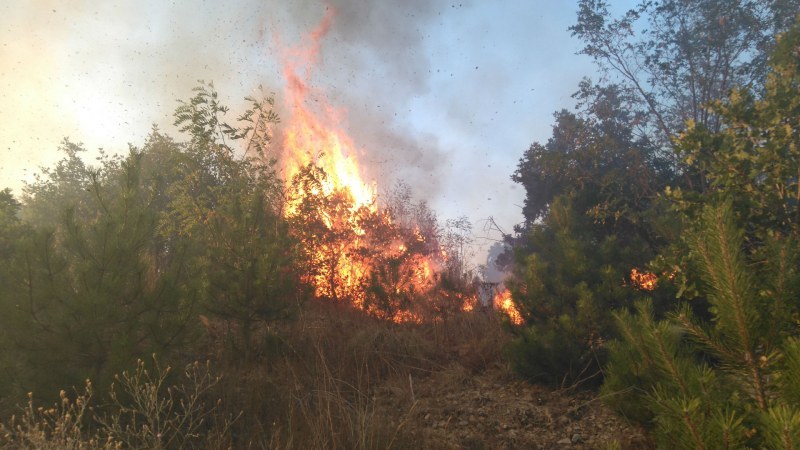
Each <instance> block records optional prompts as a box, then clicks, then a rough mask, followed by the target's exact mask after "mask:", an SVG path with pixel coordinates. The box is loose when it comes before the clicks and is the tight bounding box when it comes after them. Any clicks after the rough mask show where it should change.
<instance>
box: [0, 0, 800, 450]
mask: <svg viewBox="0 0 800 450" xmlns="http://www.w3.org/2000/svg"><path fill="white" fill-rule="evenodd" d="M798 12H800V4H798V3H797V2H796V1H792V0H773V1H759V2H755V1H752V2H751V1H712V0H702V1H683V0H663V1H644V2H642V3H641V4H639V5H638V6H637V7H636V8H634V9H632V10H630V11H628V12H627V13H625V14H623V15H622V16H621V17H613V16H612V15H611V13H610V12H609V8H608V5H607V4H606V3H605V2H604V1H602V0H581V1H579V2H578V16H577V22H576V24H575V25H574V26H573V27H571V31H572V32H573V34H574V35H575V36H576V37H578V38H579V39H580V40H581V41H582V42H583V43H584V44H585V46H584V48H583V50H582V53H584V54H586V55H588V56H590V57H591V58H593V59H594V61H595V62H596V63H597V66H598V69H599V73H600V74H601V76H600V79H599V80H597V81H592V80H589V79H585V80H584V81H583V82H582V83H581V84H580V86H578V90H577V92H576V93H575V95H574V97H575V99H576V101H577V107H576V108H575V109H574V110H571V111H568V110H562V111H559V112H557V113H556V114H555V122H554V125H553V132H552V137H550V139H549V140H548V141H547V142H544V143H539V142H535V143H533V144H532V145H531V147H530V148H529V149H528V150H527V151H525V152H524V153H523V155H522V156H521V159H520V161H519V165H518V168H517V170H516V171H515V172H514V173H513V174H512V176H511V177H512V179H513V180H514V181H515V182H517V183H519V184H520V185H521V186H522V187H523V188H524V189H525V191H526V199H525V204H524V208H523V215H524V222H523V223H522V224H521V225H520V226H518V227H517V228H516V229H515V230H514V233H513V235H509V236H506V237H505V240H506V242H505V244H506V246H507V249H508V250H507V251H506V253H505V254H504V255H500V256H499V257H498V261H500V262H501V263H502V265H504V266H505V269H506V270H507V272H508V278H507V280H506V286H507V287H508V291H507V292H506V293H497V292H492V293H491V294H490V295H489V296H488V297H487V295H486V292H484V291H482V290H481V283H480V281H481V279H480V276H479V273H478V271H476V270H473V269H470V267H469V261H470V244H471V242H470V239H471V237H470V236H471V229H470V223H469V220H467V219H466V218H459V219H454V220H444V221H443V220H441V219H440V218H439V217H437V215H436V213H435V211H433V210H432V209H431V208H430V207H429V206H428V205H427V204H426V203H425V202H424V201H419V200H416V199H415V198H414V197H413V196H412V194H411V189H410V188H409V187H408V186H405V185H403V184H398V185H396V186H394V187H393V188H391V189H389V190H388V191H387V192H385V193H383V194H382V195H380V196H379V195H372V196H371V197H370V196H368V197H369V198H365V197H364V196H363V195H360V194H359V193H357V192H355V190H354V189H353V188H352V184H347V183H345V182H344V181H342V180H340V177H341V176H342V175H341V174H339V173H338V172H337V169H336V168H335V167H331V166H329V165H326V164H325V161H327V160H326V159H325V158H324V157H323V155H324V154H325V152H326V151H328V150H329V149H326V148H303V149H294V148H285V147H286V146H287V145H288V144H287V143H288V142H290V141H289V140H284V141H280V140H279V139H274V135H273V131H274V130H280V129H281V127H282V126H284V124H283V123H281V121H280V118H279V117H278V115H277V114H276V113H275V112H274V110H273V106H274V105H273V103H274V100H273V98H271V97H265V98H263V99H248V101H249V102H250V105H251V106H250V108H249V109H248V110H247V111H246V112H245V113H244V114H243V115H242V116H240V117H238V118H237V119H236V120H231V119H230V118H229V117H228V116H227V113H228V109H227V108H226V107H225V106H224V105H222V104H220V102H219V100H218V95H217V93H216V91H215V90H214V87H213V85H211V84H201V85H200V86H198V87H197V88H196V89H195V91H194V96H193V97H192V98H191V99H189V100H188V101H187V102H181V103H180V105H179V107H178V108H177V110H176V112H175V124H176V125H177V127H178V129H179V130H180V132H181V133H182V134H181V135H180V138H179V139H175V138H173V137H170V136H168V135H166V134H165V133H163V132H161V131H160V130H158V129H153V131H152V132H151V134H150V136H149V137H148V138H147V139H146V141H145V142H144V143H143V144H142V145H141V146H139V147H134V146H131V148H130V149H129V151H128V153H127V154H126V155H122V156H113V155H108V154H101V155H100V156H99V157H98V158H97V161H96V162H95V163H92V164H90V163H89V162H87V161H86V160H85V158H84V152H85V150H84V148H83V147H82V146H81V145H80V144H75V143H73V142H70V141H68V140H65V141H64V142H63V144H62V146H61V147H60V150H61V151H62V152H63V155H64V157H63V159H62V160H61V161H60V162H58V163H57V164H56V165H54V166H53V167H50V168H44V169H42V171H41V173H40V174H39V176H38V177H37V178H36V180H35V181H34V182H32V183H30V184H27V185H26V186H25V188H24V189H23V191H22V193H21V195H15V194H14V193H13V192H12V191H11V190H9V189H6V190H3V191H0V255H2V259H0V284H1V285H2V286H3V289H2V290H1V291H0V345H2V348H3V349H4V351H3V352H2V353H1V354H0V413H2V418H3V419H2V420H0V447H2V448H42V449H44V448H75V449H77V448H163V449H173V448H175V449H177V448H276V449H277V448H303V449H305V448H319V449H322V448H498V447H500V448H519V447H526V448H536V447H539V448H549V447H551V446H553V445H566V444H569V445H571V446H573V447H574V448H599V447H603V446H605V447H607V448H649V447H660V448H687V449H710V448H731V449H735V448H781V449H792V448H797V447H798V446H800V375H799V374H800V337H799V336H800V329H798V327H799V326H800V301H799V300H798V299H800V270H798V267H800V265H799V263H800V260H798V258H799V257H800V240H799V239H800V119H799V118H800V97H799V96H798V92H800V70H799V69H800V24H798V22H797V20H800V19H798ZM303 113H304V114H305V113H306V111H303ZM317 128H318V127H314V129H315V130H316V129H317ZM301 131H302V130H301ZM314 133H318V131H314ZM303 139H306V141H307V142H311V143H314V142H329V141H328V140H325V139H321V140H319V139H318V140H315V139H316V136H311V138H307V137H303ZM298 151H302V152H307V153H308V154H310V158H309V159H308V160H307V161H306V162H303V163H302V164H295V165H294V166H292V167H291V168H289V167H290V166H289V165H287V161H286V160H284V159H282V157H285V155H286V154H287V152H298ZM275 155H282V156H280V157H276V156H275ZM367 191H369V190H368V189H367ZM495 293H497V294H499V295H498V296H497V297H496V299H494V300H493V299H492V298H491V297H492V294H495ZM453 386H457V387H458V390H461V391H463V392H469V394H463V395H461V396H459V394H458V393H457V392H453V391H452V390H451V389H452V388H453ZM473 392H474V395H473ZM600 399H602V400H603V402H604V404H605V405H606V406H604V407H601V406H599V405H600V403H601V400H600ZM501 403H502V405H505V406H503V407H501ZM610 411H613V412H614V413H616V414H617V417H616V418H615V417H611V416H610ZM6 418H7V419H6ZM601 421H602V424H603V426H602V427H600V426H598V425H597V424H598V423H600V422H601ZM600 428H605V431H603V430H599V429H600ZM588 429H592V430H596V431H594V432H593V433H594V434H593V435H590V436H587V435H586V431H581V430H588ZM581 433H583V434H581ZM565 440H566V442H565Z"/></svg>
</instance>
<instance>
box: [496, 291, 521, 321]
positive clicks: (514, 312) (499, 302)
mask: <svg viewBox="0 0 800 450" xmlns="http://www.w3.org/2000/svg"><path fill="white" fill-rule="evenodd" d="M492 304H493V306H494V309H496V310H497V311H502V312H503V314H505V315H506V316H508V319H509V320H510V321H511V323H513V324H514V325H522V324H523V323H525V321H524V320H523V319H522V314H520V312H519V309H518V308H517V305H516V304H515V303H514V300H513V299H512V298H511V291H509V290H508V289H504V290H503V291H501V292H498V293H497V295H495V296H494V299H493V300H492Z"/></svg>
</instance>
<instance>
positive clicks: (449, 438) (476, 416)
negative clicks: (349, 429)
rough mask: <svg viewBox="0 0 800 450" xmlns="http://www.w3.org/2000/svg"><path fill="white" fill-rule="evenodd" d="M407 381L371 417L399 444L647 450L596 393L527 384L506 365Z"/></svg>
mask: <svg viewBox="0 0 800 450" xmlns="http://www.w3.org/2000/svg"><path fill="white" fill-rule="evenodd" d="M407 383H408V385H409V386H403V387H402V388H399V387H398V388H395V389H392V388H386V389H385V390H383V391H382V392H380V393H379V394H378V395H377V397H378V398H376V401H377V403H378V405H379V406H378V411H377V412H376V413H378V414H386V415H388V416H390V417H392V419H391V421H392V423H396V424H398V426H399V427H400V428H401V430H402V433H401V434H402V435H403V436H402V437H401V438H400V439H399V440H400V441H408V442H413V443H415V444H416V445H421V446H422V447H423V448H436V449H602V448H615V447H614V446H613V445H614V444H617V445H618V446H619V447H616V448H622V449H630V450H637V449H647V448H652V444H651V443H650V442H649V441H648V439H647V435H646V434H645V432H644V431H643V430H642V429H640V428H639V427H637V426H634V425H632V424H630V423H627V422H626V421H625V420H624V419H621V418H619V417H617V416H616V415H615V414H614V413H613V412H612V411H610V410H609V409H608V408H607V407H605V406H604V405H603V403H602V401H600V399H598V398H597V396H596V395H595V394H593V393H591V392H575V391H571V390H553V389H548V388H545V387H542V386H535V385H531V384H530V383H527V382H525V381H520V380H519V379H515V377H514V376H513V374H511V373H510V371H509V370H508V369H507V368H504V367H497V366H495V367H492V368H488V369H487V370H485V371H484V372H483V373H480V374H474V373H470V372H469V371H467V370H466V369H464V367H462V366H461V365H458V364H452V365H450V366H448V367H446V368H444V369H443V370H441V371H438V372H434V373H431V374H430V376H427V377H422V378H418V379H417V378H411V379H410V380H407ZM411 391H413V398H408V397H409V392H411ZM396 446H397V445H396ZM399 447H404V444H403V443H400V445H399Z"/></svg>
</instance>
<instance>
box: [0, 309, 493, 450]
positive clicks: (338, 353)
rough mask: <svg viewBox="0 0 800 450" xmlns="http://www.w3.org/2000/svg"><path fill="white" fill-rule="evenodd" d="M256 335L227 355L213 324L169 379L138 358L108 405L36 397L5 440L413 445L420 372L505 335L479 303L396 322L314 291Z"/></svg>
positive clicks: (464, 368)
mask: <svg viewBox="0 0 800 450" xmlns="http://www.w3.org/2000/svg"><path fill="white" fill-rule="evenodd" d="M256 336H257V338H256V340H257V342H253V343H251V344H252V347H253V348H254V349H256V352H255V354H256V355H257V357H255V358H252V357H250V358H247V359H245V358H240V357H238V356H237V355H236V354H231V348H233V347H231V346H230V345H229V342H230V341H229V336H226V335H225V334H224V333H221V334H217V335H210V336H209V341H208V342H205V343H203V344H202V348H205V349H206V350H209V349H211V350H210V353H211V355H210V356H211V357H212V362H211V366H204V365H196V364H195V365H190V366H188V367H187V371H186V372H184V373H182V374H177V375H176V377H175V379H174V380H173V379H172V378H171V375H170V371H169V370H168V369H164V370H161V369H159V368H158V367H153V368H152V369H151V370H150V371H148V370H147V369H146V368H145V367H144V364H140V365H139V366H137V368H136V370H135V371H133V372H132V373H125V374H122V375H120V377H119V378H118V379H117V383H116V385H115V391H112V393H111V395H110V396H109V397H110V402H109V404H106V405H103V408H101V407H100V405H98V408H97V409H93V410H87V409H86V405H87V404H89V403H90V401H91V395H92V394H91V391H90V386H87V391H86V393H84V394H82V396H78V397H77V398H76V399H75V400H74V401H68V399H67V400H63V401H62V404H61V405H57V408H55V409H54V410H52V411H51V410H40V409H36V408H35V407H34V406H33V403H32V400H31V403H30V404H29V406H28V408H27V409H26V410H25V412H24V414H23V416H22V417H21V418H20V419H16V418H14V419H13V420H12V421H11V422H10V423H9V425H6V426H5V427H4V428H0V430H2V433H0V447H4V448H21V447H24V448H37V449H47V448H76V449H77V448H81V449H82V448H164V449H167V448H227V447H230V448H237V449H239V448H241V449H295V448H297V449H337V448H347V449H374V448H420V446H424V442H422V441H419V439H420V438H419V436H420V434H419V433H415V432H414V430H410V429H409V423H410V420H409V419H410V418H411V417H412V416H413V414H414V413H415V407H416V405H417V399H416V394H417V393H415V391H414V383H415V380H416V381H417V382H420V381H421V380H423V379H425V378H426V377H430V376H431V374H437V376H446V377H451V378H452V380H451V381H452V382H454V383H464V382H468V380H469V378H470V376H471V374H474V373H478V372H481V371H484V370H486V369H487V368H489V367H493V366H496V365H498V364H502V362H501V361H500V355H501V353H502V352H501V349H502V347H503V345H504V344H505V342H506V341H507V339H508V337H507V335H506V333H505V331H504V330H503V329H502V325H501V324H500V321H498V320H497V318H496V317H493V316H492V315H490V314H484V313H481V312H475V313H459V314H451V315H449V316H448V317H447V320H438V321H431V322H429V323H425V324H402V325H398V324H393V323H388V322H385V321H381V320H378V319H375V318H372V317H369V316H366V315H364V314H362V313H360V312H358V311H355V310H353V309H351V308H347V307H344V306H341V305H330V304H323V303H317V302H315V303H313V304H310V305H308V306H307V307H306V308H305V310H304V312H303V314H302V315H301V316H300V317H299V318H298V320H296V321H295V322H292V323H285V324H282V325H280V326H273V327H271V328H265V329H264V330H262V332H260V333H257V334H256ZM212 367H213V368H214V369H213V372H215V373H223V374H224V377H218V376H214V375H212ZM178 375H179V376H178ZM387 399H388V400H390V401H388V403H387ZM387 404H388V405H390V406H387ZM386 408H392V410H391V411H386ZM101 410H102V413H101ZM89 416H92V417H91V418H89ZM234 419H235V420H234ZM3 433H4V434H3ZM3 436H4V437H3Z"/></svg>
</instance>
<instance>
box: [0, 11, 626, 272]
mask: <svg viewBox="0 0 800 450" xmlns="http://www.w3.org/2000/svg"><path fill="white" fill-rule="evenodd" d="M612 3H614V8H620V9H619V11H622V9H623V8H627V7H630V6H631V5H630V4H629V3H630V2H628V1H627V0H625V1H623V0H620V1H617V2H612ZM329 9H333V11H334V19H333V22H332V25H331V28H330V30H329V32H328V33H327V34H326V35H325V36H324V38H323V40H322V42H321V49H320V59H319V61H318V64H317V65H316V66H315V67H314V68H313V73H312V77H311V83H312V85H313V87H314V89H315V90H316V91H318V92H319V93H321V95H324V96H325V97H326V98H327V100H328V102H329V103H330V104H331V105H333V106H334V107H335V108H336V109H337V111H339V113H340V114H339V116H340V120H341V123H340V126H341V127H343V128H344V129H345V130H346V131H347V132H348V134H349V135H350V136H351V137H352V138H353V140H354V142H355V143H356V145H357V147H358V150H359V160H360V164H361V166H362V167H363V168H364V170H365V177H367V178H369V179H370V180H374V181H375V182H376V183H377V184H378V190H379V192H380V191H381V190H386V189H389V188H390V187H391V185H392V184H393V183H395V182H396V181H403V182H405V183H407V184H408V185H409V186H411V188H412V190H413V192H414V193H415V195H416V196H417V198H418V199H421V200H425V201H427V202H428V203H429V204H430V205H431V207H432V208H433V209H434V210H435V211H436V212H437V213H438V214H439V215H440V217H442V220H444V219H446V218H456V217H459V216H462V215H465V216H467V217H469V218H470V220H471V221H472V223H473V231H474V234H475V235H476V238H477V240H478V242H479V243H482V244H483V245H484V247H485V245H487V244H490V243H491V239H497V238H499V236H498V235H497V234H496V233H495V234H488V235H487V234H486V233H484V225H485V223H486V219H487V218H489V217H493V218H494V220H495V221H496V223H497V224H498V225H499V226H500V227H501V228H502V229H503V230H504V231H505V232H511V231H512V228H513V226H514V225H515V224H517V223H520V222H521V221H522V214H521V205H522V202H523V199H524V195H525V192H524V189H522V187H521V186H519V185H516V184H515V183H513V182H512V181H511V179H510V177H511V175H512V173H513V172H514V170H515V168H516V166H517V163H518V161H519V159H520V157H522V155H523V153H524V151H525V150H526V149H528V148H529V147H530V145H531V144H532V143H533V142H535V141H538V142H545V141H546V140H547V139H548V138H549V136H550V133H551V126H552V122H553V113H554V112H555V111H557V110H560V109H562V108H567V109H569V108H572V106H573V105H574V102H573V100H572V98H571V94H572V93H573V92H574V91H575V90H577V86H578V82H579V81H580V79H581V78H582V77H584V76H590V77H592V76H594V77H595V78H596V74H595V67H594V66H593V65H592V63H591V61H590V60H589V58H587V57H585V56H582V55H576V52H577V51H578V50H579V49H580V47H581V45H580V42H578V41H577V39H575V38H573V37H571V36H570V32H569V31H568V29H567V28H568V27H569V26H570V25H571V24H573V23H574V21H575V17H576V11H577V4H576V2H572V1H563V0H559V1H552V0H527V1H522V0H517V1H511V0H492V1H488V0H486V1H468V0H449V1H440V0H403V1H400V0H398V1H369V0H331V1H328V2H323V1H318V0H308V1H303V0H299V1H286V0H238V1H233V0H231V1H227V2H219V1H212V0H209V1H200V0H174V1H169V0H136V1H133V0H123V1H113V0H108V1H96V0H88V1H83V0H37V1H30V0H4V1H3V2H1V4H0V188H2V187H11V188H12V189H14V190H15V192H16V193H19V192H20V191H21V187H22V186H23V182H24V181H31V180H32V179H33V178H32V177H33V174H34V173H36V172H38V171H39V168H40V167H42V166H44V167H47V166H51V165H52V164H54V163H55V162H56V161H58V160H59V159H60V158H61V157H62V155H61V154H60V153H59V152H58V150H57V149H58V146H59V143H60V142H61V141H62V140H63V139H64V138H69V139H70V140H71V141H73V142H82V143H83V144H84V145H85V147H86V148H87V149H88V150H89V151H90V154H93V152H95V151H96V150H97V149H99V148H103V149H104V150H105V151H107V152H118V153H125V152H127V149H128V144H132V145H134V146H137V145H141V144H143V143H144V140H145V138H146V136H147V135H148V134H149V132H150V130H151V128H152V126H153V125H154V124H155V125H157V126H158V127H159V128H160V129H161V130H162V131H165V132H167V133H168V134H171V135H173V136H174V137H176V138H177V139H178V140H180V136H179V135H178V133H177V131H176V130H175V129H174V127H173V126H172V122H173V119H172V113H173V111H174V109H175V107H176V106H177V105H178V103H177V101H178V100H181V99H182V100H187V99H189V98H190V97H191V96H192V92H191V89H192V87H195V86H197V84H198V80H204V81H206V82H208V81H211V82H213V83H214V85H215V87H216V89H217V90H218V91H219V93H220V96H221V97H222V99H223V101H224V102H225V103H226V104H227V105H228V106H230V107H231V110H232V111H231V113H230V116H231V117H230V118H231V119H233V118H234V116H235V113H236V112H237V111H241V110H242V109H243V108H245V107H246V106H247V103H246V102H245V101H244V100H243V99H244V97H245V96H248V95H255V96H259V95H260V92H267V93H270V92H273V93H274V95H275V99H276V102H277V104H278V105H279V106H280V105H281V101H282V100H285V99H284V98H282V96H281V92H282V90H283V83H284V81H283V78H282V72H281V59H282V58H283V56H284V55H285V54H286V51H287V49H288V48H291V47H296V46H297V45H300V44H301V43H302V40H303V36H304V35H305V34H306V33H308V32H309V31H310V30H312V29H313V28H314V27H316V25H317V24H318V23H319V22H320V20H321V19H322V18H323V17H324V16H325V14H326V12H327V11H328V10H329ZM487 238H488V239H487ZM482 252H483V250H482V249H481V248H480V247H479V248H478V249H477V250H476V253H478V256H477V260H480V258H481V256H480V255H481V254H482Z"/></svg>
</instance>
